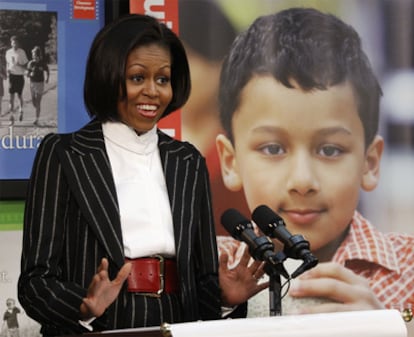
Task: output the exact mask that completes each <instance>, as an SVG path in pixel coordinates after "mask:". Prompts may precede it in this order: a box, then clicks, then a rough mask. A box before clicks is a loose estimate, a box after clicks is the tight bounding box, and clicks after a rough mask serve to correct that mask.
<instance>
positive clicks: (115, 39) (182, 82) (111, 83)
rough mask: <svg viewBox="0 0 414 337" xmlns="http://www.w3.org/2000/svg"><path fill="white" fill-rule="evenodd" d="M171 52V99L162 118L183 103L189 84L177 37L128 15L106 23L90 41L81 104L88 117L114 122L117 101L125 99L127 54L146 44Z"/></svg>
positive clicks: (145, 19) (139, 16)
mask: <svg viewBox="0 0 414 337" xmlns="http://www.w3.org/2000/svg"><path fill="white" fill-rule="evenodd" d="M154 43H155V44H159V45H160V46H163V47H166V48H167V49H168V50H169V51H170V53H171V59H172V65H171V86H172V91H173V97H172V100H171V102H170V104H169V105H168V107H167V108H166V110H165V112H164V114H163V116H162V117H164V116H166V115H168V114H169V113H171V112H173V111H174V110H177V109H178V108H180V107H181V106H183V105H184V103H185V102H186V101H187V99H188V96H189V94H190V88H191V82H190V71H189V66H188V60H187V55H186V53H185V50H184V47H183V45H182V43H181V41H180V40H179V38H178V37H177V35H176V34H175V33H174V32H173V31H172V30H170V29H169V28H168V27H167V26H166V25H165V24H163V23H160V22H159V21H158V20H157V19H155V18H153V17H151V16H147V15H143V14H128V15H124V16H122V17H120V18H119V19H117V20H115V21H113V22H111V23H109V24H108V25H106V26H105V27H104V28H102V30H101V31H100V32H99V33H98V34H97V35H96V37H95V39H94V40H93V42H92V46H91V49H90V51H89V56H88V60H87V64H86V74H85V83H84V93H83V94H84V101H85V105H86V108H87V110H88V113H89V115H90V116H94V117H96V118H98V119H99V120H100V121H107V120H118V119H119V116H118V112H117V104H118V101H119V100H120V99H121V100H122V99H124V98H125V97H126V78H125V66H126V60H127V58H128V55H129V53H130V52H131V51H132V50H133V49H134V48H137V47H141V46H146V45H150V44H154Z"/></svg>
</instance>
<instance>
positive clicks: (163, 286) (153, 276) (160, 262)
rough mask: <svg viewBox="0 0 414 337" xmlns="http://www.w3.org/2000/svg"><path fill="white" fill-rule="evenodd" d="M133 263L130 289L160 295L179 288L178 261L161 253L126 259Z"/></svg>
mask: <svg viewBox="0 0 414 337" xmlns="http://www.w3.org/2000/svg"><path fill="white" fill-rule="evenodd" d="M125 261H126V262H130V263H131V264H132V268H131V273H130V274H129V275H128V280H127V282H128V291H130V292H134V293H141V294H143V295H149V296H160V295H161V294H162V293H163V292H166V293H176V292H178V290H179V286H178V276H177V263H176V261H175V259H167V258H164V257H162V256H160V255H156V256H151V257H141V258H137V259H128V258H126V259H125Z"/></svg>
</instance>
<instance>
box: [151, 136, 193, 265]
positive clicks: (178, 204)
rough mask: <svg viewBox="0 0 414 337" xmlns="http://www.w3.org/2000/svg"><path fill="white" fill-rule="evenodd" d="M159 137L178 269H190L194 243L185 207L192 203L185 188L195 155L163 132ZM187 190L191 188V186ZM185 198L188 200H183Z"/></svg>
mask: <svg viewBox="0 0 414 337" xmlns="http://www.w3.org/2000/svg"><path fill="white" fill-rule="evenodd" d="M158 136H159V142H158V146H159V150H160V157H161V162H162V165H163V170H164V175H165V180H166V185H167V190H168V196H169V199H170V204H171V211H172V217H173V226H174V238H175V246H176V255H177V256H176V258H177V262H178V267H179V268H180V267H181V268H184V269H186V268H188V265H187V263H188V258H189V256H188V254H189V252H190V253H191V247H192V243H191V242H190V241H191V240H190V236H191V235H190V231H189V229H188V227H187V226H186V225H188V224H189V221H190V219H187V218H186V215H185V214H186V212H183V205H185V204H186V203H187V204H188V203H191V200H187V199H188V198H186V195H187V193H186V191H185V189H186V188H185V187H183V186H186V182H185V180H187V177H186V170H188V165H190V164H191V160H192V159H193V153H192V152H191V151H188V149H187V148H186V147H184V146H183V145H182V144H181V143H180V142H177V141H176V140H174V139H172V138H171V137H169V136H167V135H166V134H164V133H162V132H161V131H159V132H158ZM187 183H190V185H191V182H189V181H187ZM183 188H184V190H183ZM187 188H191V186H189V187H187ZM183 198H184V199H186V200H183Z"/></svg>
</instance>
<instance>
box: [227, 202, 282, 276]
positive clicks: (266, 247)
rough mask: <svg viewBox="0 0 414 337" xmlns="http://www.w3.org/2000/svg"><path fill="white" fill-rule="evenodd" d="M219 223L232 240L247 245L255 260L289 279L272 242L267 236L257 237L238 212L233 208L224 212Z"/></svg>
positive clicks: (247, 221) (249, 223) (248, 223)
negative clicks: (268, 265)
mask: <svg viewBox="0 0 414 337" xmlns="http://www.w3.org/2000/svg"><path fill="white" fill-rule="evenodd" d="M221 223H222V224H223V226H224V228H225V229H226V230H227V231H228V232H229V233H230V235H231V236H232V237H233V238H235V239H236V240H239V241H243V242H245V243H246V244H247V246H248V247H249V253H250V255H251V256H252V257H253V258H254V259H255V260H259V261H265V262H267V263H269V264H270V265H272V266H275V267H277V268H278V272H279V273H281V274H282V275H283V276H284V277H285V278H289V274H288V272H287V271H286V270H285V269H284V267H283V264H282V263H281V259H280V255H278V254H276V253H275V252H274V245H273V242H272V240H270V239H269V238H268V237H267V236H257V235H256V233H255V232H254V229H253V225H252V223H251V222H250V221H249V220H248V219H247V218H245V217H244V216H243V215H242V214H241V213H240V212H239V211H237V210H236V209H234V208H230V209H228V210H226V211H225V212H224V213H223V214H222V216H221ZM283 257H284V256H283ZM284 258H285V257H284Z"/></svg>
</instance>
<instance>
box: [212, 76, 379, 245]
mask: <svg viewBox="0 0 414 337" xmlns="http://www.w3.org/2000/svg"><path fill="white" fill-rule="evenodd" d="M232 126H233V135H234V146H233V144H231V142H230V141H229V140H228V139H227V138H226V137H224V136H223V135H220V136H218V137H217V149H218V152H219V156H220V162H221V168H222V174H223V179H224V183H225V185H226V186H227V188H229V189H230V190H233V191H235V190H240V189H241V188H243V189H244V192H245V196H246V200H247V203H248V205H249V208H250V210H251V211H253V210H254V209H255V208H256V207H257V206H259V205H262V204H265V205H267V206H269V207H271V208H272V209H273V210H274V211H276V212H277V213H278V214H279V215H280V216H281V217H282V218H283V219H284V220H285V222H286V225H287V227H288V229H289V230H290V231H291V232H292V234H302V235H303V236H304V237H305V238H306V239H307V240H309V241H310V244H311V249H312V250H313V251H314V252H317V251H319V250H321V249H322V251H323V249H324V248H326V247H327V245H328V244H330V243H333V242H335V241H336V240H337V239H339V238H340V237H341V236H342V234H343V232H344V230H345V229H346V227H347V225H348V224H349V222H350V220H351V218H352V215H353V213H354V210H355V209H356V207H357V204H358V197H359V191H360V188H362V189H364V190H367V191H369V190H372V189H374V188H375V187H376V184H377V180H378V177H379V164H380V158H381V153H382V149H383V141H382V139H381V138H380V137H379V136H377V138H376V139H375V140H374V141H373V143H372V144H371V145H370V146H369V147H368V149H366V148H365V145H364V130H363V126H362V122H361V120H360V118H359V116H358V112H357V105H356V102H355V98H354V95H353V93H352V88H351V86H350V85H349V84H343V85H338V86H334V87H330V88H329V89H328V90H315V91H311V92H304V91H302V90H301V89H299V88H294V89H289V88H286V87H285V86H283V85H282V84H280V83H279V82H277V81H276V80H275V79H273V78H272V77H270V76H260V77H254V78H252V79H251V80H250V81H249V82H248V84H247V85H246V86H245V88H244V89H243V91H242V95H241V101H240V105H239V107H238V109H237V111H236V112H235V114H234V117H233V121H232Z"/></svg>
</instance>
